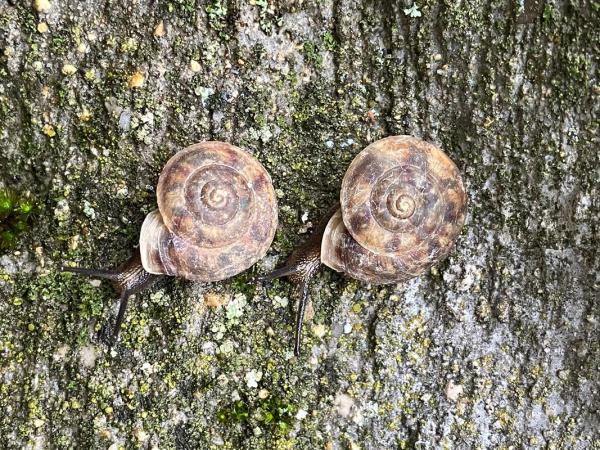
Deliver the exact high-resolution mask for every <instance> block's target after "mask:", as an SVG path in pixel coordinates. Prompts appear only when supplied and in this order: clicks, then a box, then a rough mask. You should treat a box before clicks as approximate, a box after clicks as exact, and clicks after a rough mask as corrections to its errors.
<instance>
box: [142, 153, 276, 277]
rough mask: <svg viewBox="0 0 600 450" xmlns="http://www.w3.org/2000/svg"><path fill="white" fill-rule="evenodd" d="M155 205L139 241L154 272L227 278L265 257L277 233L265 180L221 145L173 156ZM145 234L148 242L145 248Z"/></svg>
mask: <svg viewBox="0 0 600 450" xmlns="http://www.w3.org/2000/svg"><path fill="white" fill-rule="evenodd" d="M157 200H158V209H159V211H160V213H159V214H158V213H156V214H154V215H152V214H150V215H149V216H148V218H147V220H146V222H144V226H143V227H142V236H141V238H140V246H141V247H143V246H146V247H147V248H148V252H147V256H146V258H145V261H146V262H147V263H148V265H149V267H150V269H151V270H149V272H151V273H166V274H168V275H179V276H183V277H185V278H188V279H193V280H200V281H217V280H221V279H224V278H227V277H229V276H232V275H235V274H236V273H239V272H241V271H242V270H245V269H246V268H248V267H250V266H251V265H252V264H254V263H255V262H256V261H257V260H258V259H259V258H260V257H262V256H264V254H265V253H266V251H267V250H268V248H269V245H270V244H271V241H272V240H273V237H274V234H275V229H276V227H277V206H276V201H275V192H274V189H273V186H272V184H271V179H270V177H269V175H268V173H267V172H266V170H265V169H264V167H263V166H262V165H261V164H260V163H259V162H258V160H256V159H255V158H254V157H253V156H251V155H250V154H248V153H246V152H245V151H243V150H241V149H239V148H237V147H234V146H233V145H230V144H227V143H224V142H203V143H200V144H195V145H192V146H190V147H188V148H186V149H184V150H181V151H180V152H178V153H177V154H175V155H174V156H173V157H172V158H171V159H170V160H169V161H168V162H167V164H166V165H165V167H164V169H163V171H162V172H161V175H160V178H159V182H158V188H157ZM157 214H158V216H157ZM151 216H152V217H151ZM161 227H164V229H162V228H161ZM145 235H153V237H152V239H148V240H147V242H146V239H145V237H144V236H145ZM142 254H144V252H143V253H142ZM143 262H144V259H143ZM147 270H148V269H147Z"/></svg>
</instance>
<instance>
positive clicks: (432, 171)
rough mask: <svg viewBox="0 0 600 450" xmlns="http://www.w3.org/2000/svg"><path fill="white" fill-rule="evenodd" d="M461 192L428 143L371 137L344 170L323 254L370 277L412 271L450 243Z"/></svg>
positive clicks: (460, 213)
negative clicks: (336, 205) (369, 142)
mask: <svg viewBox="0 0 600 450" xmlns="http://www.w3.org/2000/svg"><path fill="white" fill-rule="evenodd" d="M466 200H467V196H466V194H465V190H464V187H463V183H462V180H461V177H460V173H459V172H458V168H457V167H456V165H455V164H454V163H453V162H452V160H451V159H450V158H449V157H448V156H447V155H446V154H445V153H444V152H442V151H441V150H440V149H439V148H437V147H436V146H434V145H433V144H430V143H428V142H425V141H423V140H421V139H417V138H415V137H412V136H392V137H388V138H385V139H381V140H379V141H376V142H374V143H372V144H371V145H369V146H368V147H367V148H365V149H364V150H363V151H362V152H361V153H359V154H358V156H356V158H355V159H354V160H353V161H352V163H351V164H350V167H349V168H348V170H347V172H346V174H345V176H344V179H343V181H342V189H341V194H340V209H338V210H337V211H336V213H335V214H334V215H333V216H332V217H331V219H330V220H329V222H328V224H327V227H326V229H325V232H324V235H323V240H322V243H321V260H322V262H323V264H325V265H327V266H329V267H331V268H332V269H334V270H337V271H340V272H345V273H346V274H348V275H349V276H351V277H352V278H356V279H358V280H362V281H365V282H370V283H375V284H385V283H397V282H401V281H404V280H407V279H410V278H413V277H416V276H418V275H420V274H422V273H423V272H425V271H426V270H428V269H429V268H430V267H431V266H432V265H433V264H435V263H437V262H438V261H440V260H442V259H443V258H445V257H446V256H447V255H448V253H449V252H450V250H451V249H452V245H453V243H454V241H455V239H456V237H457V236H458V235H459V234H460V231H461V229H462V226H463V224H464V220H465V211H466Z"/></svg>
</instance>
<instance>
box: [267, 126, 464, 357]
mask: <svg viewBox="0 0 600 450" xmlns="http://www.w3.org/2000/svg"><path fill="white" fill-rule="evenodd" d="M466 198H467V197H466V193H465V191H464V187H463V184H462V180H461V177H460V173H459V171H458V168H457V167H456V165H455V164H454V163H453V162H452V160H451V159H450V158H449V157H448V156H447V155H446V154H445V153H444V152H442V151H441V150H440V149H439V148H437V147H436V146H434V145H433V144H430V143H428V142H425V141H423V140H421V139H418V138H415V137H412V136H390V137H387V138H384V139H381V140H379V141H376V142H373V143H372V144H370V145H369V146H368V147H366V148H365V149H364V150H363V151H361V152H360V153H359V154H358V155H357V156H356V158H354V160H353V161H352V163H351V164H350V166H349V168H348V170H347V171H346V174H345V175H344V178H343V181H342V187H341V191H340V203H339V205H336V206H334V207H333V208H332V209H331V210H330V211H329V212H328V213H327V214H326V215H325V217H324V219H323V220H322V221H321V222H320V223H319V225H318V226H317V227H316V228H315V230H314V233H313V234H312V235H311V236H310V237H309V238H308V240H307V241H306V242H305V243H304V244H302V245H301V246H300V247H299V248H298V249H296V250H295V251H294V252H292V254H291V255H290V257H289V258H288V259H287V261H286V263H285V265H284V266H283V267H281V268H279V269H276V270H275V271H273V272H271V273H269V274H267V275H264V276H262V277H260V278H259V279H262V280H271V279H274V278H279V277H288V279H289V280H290V281H291V282H292V283H294V284H295V285H297V286H298V290H299V294H300V295H299V297H300V298H299V303H298V309H297V316H296V329H295V338H294V353H295V354H296V355H298V354H299V353H300V343H301V339H302V323H303V319H304V311H305V308H306V303H307V301H308V295H309V285H310V281H311V279H312V278H313V277H314V276H315V274H316V273H317V272H318V270H319V268H320V267H321V264H324V265H326V266H328V267H330V268H332V269H334V270H336V271H338V272H343V273H345V274H346V275H347V276H350V277H351V278H354V279H357V280H360V281H363V282H366V283H371V284H389V283H399V282H402V281H406V280H409V279H411V278H414V277H417V276H419V275H421V274H423V273H425V272H426V271H427V270H428V269H429V268H430V267H431V266H432V265H434V264H435V263H437V262H439V261H441V260H442V259H444V258H445V257H446V256H448V254H449V253H450V251H451V249H452V247H453V244H454V241H455V240H456V238H457V236H458V235H459V234H460V231H461V229H462V226H463V224H464V219H465V212H466Z"/></svg>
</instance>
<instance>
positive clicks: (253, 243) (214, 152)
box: [63, 141, 277, 338]
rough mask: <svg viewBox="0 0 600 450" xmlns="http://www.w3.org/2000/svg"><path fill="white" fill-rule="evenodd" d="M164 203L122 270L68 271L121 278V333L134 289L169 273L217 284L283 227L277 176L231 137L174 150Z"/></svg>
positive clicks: (162, 180)
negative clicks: (274, 181) (231, 141)
mask: <svg viewBox="0 0 600 450" xmlns="http://www.w3.org/2000/svg"><path fill="white" fill-rule="evenodd" d="M157 203H158V209H156V210H154V211H152V212H151V213H150V214H148V215H147V216H146V219H145V220H144V223H143V225H142V228H141V231H140V240H139V249H136V250H135V251H134V255H133V256H132V257H131V258H130V259H129V260H128V261H126V262H125V263H124V264H123V265H122V266H120V267H119V268H118V269H114V270H95V269H85V268H79V267H64V268H63V270H64V271H68V272H75V273H79V274H82V275H88V276H95V277H100V278H106V279H109V280H111V281H112V282H113V284H114V285H115V288H116V289H117V290H118V291H119V292H120V294H121V306H120V309H119V314H118V316H117V324H116V326H115V332H114V337H115V338H116V337H117V333H118V331H119V328H120V324H121V322H122V320H123V317H124V311H125V308H126V305H127V299H128V298H129V296H130V295H131V294H133V293H136V292H139V291H140V290H142V289H144V288H146V287H148V286H149V285H150V284H152V283H153V282H154V281H156V279H157V278H158V276H161V275H169V276H176V277H182V278H185V279H188V280H192V281H204V282H211V281H219V280H223V279H226V278H229V277H231V276H233V275H236V274H238V273H240V272H243V271H244V270H246V269H248V268H249V267H250V266H252V265H253V264H254V263H255V262H257V261H258V260H259V259H260V258H262V257H263V256H264V255H265V254H266V252H267V250H268V248H269V246H270V245H271V242H272V241H273V238H274V236H275V231H276V229H277V202H276V197H275V190H274V189H273V185H272V183H271V178H270V176H269V174H268V173H267V171H266V170H265V168H264V167H263V166H262V165H261V164H260V162H259V161H258V160H257V159H256V158H254V157H253V156H252V155H250V154H249V153H246V152H245V151H244V150H242V149H240V148H238V147H235V146H233V145H231V144H228V143H224V142H216V141H209V142H202V143H198V144H194V145H192V146H190V147H187V148H185V149H183V150H181V151H179V152H177V153H176V154H175V155H173V157H171V159H169V161H168V162H167V164H166V165H165V167H164V168H163V170H162V172H161V175H160V177H159V181H158V186H157Z"/></svg>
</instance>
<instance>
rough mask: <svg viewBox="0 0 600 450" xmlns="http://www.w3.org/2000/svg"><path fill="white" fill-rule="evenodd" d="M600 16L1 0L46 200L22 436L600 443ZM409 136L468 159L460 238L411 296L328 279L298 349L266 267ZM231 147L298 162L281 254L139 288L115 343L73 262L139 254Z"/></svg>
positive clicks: (19, 379)
mask: <svg viewBox="0 0 600 450" xmlns="http://www.w3.org/2000/svg"><path fill="white" fill-rule="evenodd" d="M598 9H599V6H598V3H597V2H593V1H590V2H586V1H577V0H572V1H565V2H563V1H560V0H549V1H545V2H529V1H525V2H524V3H523V2H507V1H497V0H493V1H491V2H490V1H483V0H468V1H463V2H451V1H437V0H419V1H418V2H417V3H416V4H412V2H410V1H401V2H390V1H382V2H376V1H358V0H334V1H331V0H324V1H313V0H308V1H300V0H299V1H293V2H285V1H275V2H273V1H270V0H269V1H268V0H250V1H249V2H241V3H234V2H231V1H225V0H214V1H209V2H207V1H202V0H196V1H190V0H171V1H170V2H144V1H127V2H122V1H116V0H107V1H104V2H101V1H97V0H88V1H57V0H36V1H35V2H33V3H30V2H21V1H15V0H10V1H6V0H4V1H0V194H1V195H0V197H2V198H4V199H6V198H7V199H8V200H6V201H7V202H8V203H10V202H13V204H10V205H8V206H6V205H5V206H6V208H16V209H18V208H25V209H27V205H29V206H31V207H32V211H31V214H30V215H29V216H28V217H27V218H25V219H22V220H21V219H18V220H17V219H14V217H24V216H19V215H18V214H16V213H15V214H16V215H15V214H13V216H10V217H13V219H10V218H7V215H6V214H5V213H2V216H1V217H2V219H1V220H2V222H1V224H2V228H0V230H2V232H3V233H4V234H3V237H2V241H1V242H2V247H1V248H2V249H1V251H0V255H1V256H0V408H1V410H2V415H1V417H0V447H2V448H11V449H12V448H15V449H16V448H19V449H20V448H93V449H96V448H98V449H106V448H110V449H117V448H161V449H171V448H177V449H188V448H189V449H273V448H276V449H293V448H297V449H365V450H366V449H378V450H379V449H404V448H406V449H409V448H453V449H454V448H458V449H472V448H481V449H487V448H494V449H495V448H506V449H509V448H514V449H520V448H532V449H537V448H544V449H589V448H599V447H600V432H599V431H598V429H599V425H600V424H599V422H600V418H599V414H600V413H599V404H600V393H599V388H600V387H599V384H600V382H599V377H600V369H599V367H600V344H599V335H600V324H599V321H600V306H599V301H600V300H599V298H598V296H599V290H600V280H599V278H598V277H599V276H598V272H599V269H600V261H599V255H598V242H599V237H598V232H599V231H598V230H599V228H598V227H599V224H600V220H599V205H598V202H599V200H598V198H599V179H600V173H599V167H600V161H599V157H598V144H599V142H598V135H599V130H598V129H599V123H598V112H599V111H598V109H599V107H598V104H599V103H598V96H599V94H600V84H599V83H600V82H599V80H598V72H597V65H598V49H599V36H600V27H599V22H598V14H599V11H598ZM393 134H412V135H415V136H419V137H422V138H424V139H427V140H430V141H432V142H434V143H436V144H437V145H439V146H441V147H442V148H443V149H445V151H446V152H447V153H448V154H449V156H450V157H451V158H452V159H453V160H454V161H455V162H456V164H457V166H458V167H459V169H460V170H461V172H462V173H463V176H464V180H465V185H466V188H467V191H468V195H469V212H468V216H467V222H466V225H465V228H464V230H463V232H462V234H461V236H460V238H459V240H458V243H457V247H456V250H455V251H454V252H453V253H452V255H451V256H450V258H449V259H448V260H446V261H445V262H443V263H441V264H439V265H438V266H436V267H434V269H433V270H431V271H430V272H429V273H427V274H425V275H423V276H421V277H420V278H418V279H414V280H412V281H409V282H406V283H402V284H399V285H396V286H394V285H392V286H387V287H377V286H369V285H365V284H361V283H359V282H356V281H353V280H350V279H347V278H344V277H343V276H342V275H340V274H337V273H334V272H332V271H331V270H323V271H322V272H321V273H320V274H319V276H318V277H317V279H316V281H315V283H314V286H313V289H312V291H311V296H312V299H313V308H312V309H311V310H310V311H309V312H308V317H307V324H306V336H305V340H304V347H303V352H302V355H301V357H299V358H295V357H293V354H292V351H291V349H292V327H291V324H292V322H293V311H294V296H293V290H292V289H291V287H290V285H289V284H288V283H286V282H285V281H277V282H275V283H273V284H272V285H270V286H265V287H262V286H256V285H255V284H254V283H252V282H251V278H252V276H253V275H255V274H258V273H264V272H265V271H267V270H269V269H272V268H273V267H274V266H275V265H277V264H278V263H280V262H282V261H283V258H284V257H285V256H286V255H287V254H289V252H290V251H291V249H292V248H293V247H294V246H295V245H297V244H298V243H299V242H301V241H302V240H303V239H305V237H306V234H307V232H309V231H310V229H311V226H312V225H313V224H316V223H317V221H318V220H319V218H320V215H321V213H322V212H323V211H325V210H326V209H327V207H328V206H329V205H330V204H332V203H333V202H334V201H335V200H336V197H337V195H338V193H339V192H338V189H339V186H340V181H341V177H342V175H343V173H344V171H345V169H346V167H347V166H348V164H349V163H350V161H351V160H352V158H353V157H354V156H355V155H356V154H357V153H358V152H359V151H360V150H361V149H362V148H364V147H365V146H366V145H368V144H369V143H371V142H373V141H374V140H376V139H379V138H381V137H384V136H388V135H393ZM206 139H219V140H226V141H229V142H232V143H234V144H235V145H238V146H241V147H243V148H245V149H248V151H250V152H252V153H253V154H254V155H255V156H256V157H257V158H258V159H259V160H260V161H261V162H262V163H263V164H264V166H265V167H266V168H267V170H268V171H269V172H270V173H271V174H272V177H273V181H274V184H275V188H276V191H277V195H278V201H279V211H280V224H279V229H278V232H277V235H276V238H275V241H274V244H273V246H272V248H271V250H270V252H269V254H268V256H267V257H266V258H265V259H263V260H262V261H261V262H259V263H258V264H257V265H256V266H255V267H254V268H252V269H251V270H250V271H248V272H247V273H244V274H241V275H239V276H236V277H235V278H233V279H231V280H228V281H225V282H221V283H214V284H200V283H191V282H186V281H183V280H176V279H167V280H164V281H163V282H162V283H160V284H158V285H156V286H154V287H153V288H152V289H150V290H149V291H147V292H145V293H142V294H138V295H136V296H135V298H133V299H132V300H131V301H130V308H129V311H128V315H127V317H126V320H125V323H124V327H123V330H122V333H121V340H120V342H119V343H118V344H117V345H116V346H114V347H113V348H112V349H110V348H109V346H108V345H107V342H108V335H109V334H110V331H111V326H112V324H113V323H114V319H115V313H116V308H117V304H116V298H117V295H116V293H115V292H114V291H113V290H112V288H111V287H110V286H109V285H108V283H99V282H98V280H88V279H85V278H80V277H76V276H73V275H71V274H61V273H60V271H59V268H60V265H61V264H62V263H65V262H67V263H76V264H80V265H85V266H92V267H110V266H114V265H116V264H118V263H119V262H121V261H122V260H124V259H125V258H126V257H127V255H128V254H129V252H130V249H131V248H132V246H134V245H135V243H136V242H137V240H138V233H139V229H140V226H141V223H142V221H143V219H144V216H145V215H146V214H147V213H148V212H149V211H151V210H153V209H154V208H155V207H156V197H155V185H156V181H157V179H158V175H159V173H160V169H161V167H162V166H163V165H164V164H165V162H166V161H167V160H168V158H169V157H170V156H171V155H172V154H173V153H174V152H176V151H177V150H178V149H181V148H183V147H184V146H187V145H189V144H191V143H194V142H197V141H201V140H206ZM18 199H21V200H18ZM23 199H25V200H23ZM19 202H21V203H19ZM23 202H25V203H23ZM19 205H20V206H19ZM5 206H2V208H3V209H2V211H5V209H6V208H5ZM19 214H20V213H19ZM11 220H12V222H10V221H11ZM9 222H10V223H9ZM7 233H8V234H7Z"/></svg>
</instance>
